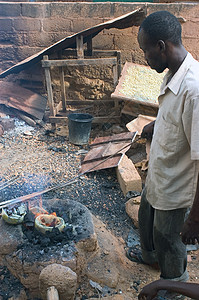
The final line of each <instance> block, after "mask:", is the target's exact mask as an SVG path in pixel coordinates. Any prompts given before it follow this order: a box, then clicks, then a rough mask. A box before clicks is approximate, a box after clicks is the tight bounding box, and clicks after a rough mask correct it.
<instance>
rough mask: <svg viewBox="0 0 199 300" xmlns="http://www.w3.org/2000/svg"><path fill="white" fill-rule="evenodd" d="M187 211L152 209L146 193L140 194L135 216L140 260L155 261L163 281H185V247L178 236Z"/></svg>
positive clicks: (186, 277) (181, 209) (186, 273)
mask: <svg viewBox="0 0 199 300" xmlns="http://www.w3.org/2000/svg"><path fill="white" fill-rule="evenodd" d="M186 211H187V209H186V208H180V209H175V210H166V211H165V210H158V209H154V208H153V207H152V206H151V205H150V204H149V202H148V201H147V199H146V190H145V189H144V190H143V192H142V197H141V204H140V209H139V215H138V220H139V232H140V241H141V248H142V257H143V260H144V261H145V262H146V263H148V264H153V263H155V262H158V263H159V266H160V271H161V275H160V276H161V277H162V278H164V279H173V280H178V281H187V280H188V272H187V271H186V265H187V252H186V246H185V245H184V244H183V243H182V241H181V237H180V232H181V230H182V226H183V224H184V218H185V214H186Z"/></svg>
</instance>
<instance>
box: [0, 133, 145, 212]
mask: <svg viewBox="0 0 199 300" xmlns="http://www.w3.org/2000/svg"><path fill="white" fill-rule="evenodd" d="M136 135H137V132H136V133H135V135H134V137H133V138H132V140H131V142H130V143H129V144H127V145H125V146H123V147H122V148H120V149H119V150H117V151H116V152H115V153H114V154H111V155H109V156H108V157H106V158H105V159H104V160H102V161H100V162H99V163H98V164H96V165H94V166H92V167H91V168H89V169H88V170H86V171H84V172H82V173H79V174H78V175H76V176H74V177H73V178H72V179H70V180H69V181H67V182H65V183H63V184H61V185H57V186H54V187H51V188H48V189H45V190H43V191H40V192H34V193H32V194H28V195H25V196H21V197H18V198H14V199H11V200H7V201H4V202H0V209H2V208H4V207H7V206H9V205H13V204H16V203H19V202H24V201H27V200H30V199H31V198H34V197H37V196H40V195H43V194H45V193H47V192H50V191H53V190H56V189H59V188H62V187H65V186H67V185H70V184H72V183H75V182H77V180H76V179H78V178H79V177H81V176H83V175H84V174H86V173H87V172H90V171H91V170H93V169H95V168H96V167H98V166H99V165H101V164H103V163H104V162H105V161H107V160H108V159H110V158H112V157H113V156H115V155H116V154H118V153H119V152H120V151H122V150H124V149H125V148H127V147H129V146H131V145H132V143H133V142H134V140H135V137H136ZM139 139H140V138H139ZM139 139H138V140H139Z"/></svg>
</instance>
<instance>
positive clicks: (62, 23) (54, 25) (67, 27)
mask: <svg viewBox="0 0 199 300" xmlns="http://www.w3.org/2000/svg"><path fill="white" fill-rule="evenodd" d="M71 28H72V21H71V20H66V19H62V18H46V19H44V20H43V30H44V31H45V32H62V31H65V32H69V31H71Z"/></svg>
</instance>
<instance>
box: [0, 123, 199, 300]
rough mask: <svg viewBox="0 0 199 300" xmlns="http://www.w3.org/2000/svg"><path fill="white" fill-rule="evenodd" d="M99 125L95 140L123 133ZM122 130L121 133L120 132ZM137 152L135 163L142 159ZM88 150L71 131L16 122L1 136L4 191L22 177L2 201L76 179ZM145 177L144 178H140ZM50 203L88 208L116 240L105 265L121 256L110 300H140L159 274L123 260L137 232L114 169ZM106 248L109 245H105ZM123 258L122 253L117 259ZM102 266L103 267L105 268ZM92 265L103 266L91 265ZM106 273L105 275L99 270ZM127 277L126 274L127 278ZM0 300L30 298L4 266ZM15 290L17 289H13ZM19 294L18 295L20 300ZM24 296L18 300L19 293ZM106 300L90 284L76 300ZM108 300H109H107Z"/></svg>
mask: <svg viewBox="0 0 199 300" xmlns="http://www.w3.org/2000/svg"><path fill="white" fill-rule="evenodd" d="M107 128H108V127H105V126H104V127H103V126H98V127H97V126H95V127H93V128H92V131H91V140H92V139H93V138H95V137H97V136H105V135H109V134H110V135H111V134H113V133H119V131H122V130H124V131H125V128H121V127H116V126H112V127H110V128H109V129H107ZM117 131H118V132H117ZM139 149H140V148H139V147H137V148H136V147H135V157H136V160H139V159H141V158H143V156H142V154H141V153H139ZM87 150H89V145H84V146H75V145H72V144H71V143H70V142H69V140H68V129H67V127H64V126H61V127H57V130H56V131H55V132H51V127H50V126H48V125H45V128H32V127H29V126H27V125H26V124H25V123H24V122H21V121H18V120H15V128H14V129H13V130H9V131H8V132H4V134H3V136H2V137H0V156H1V169H0V187H1V184H2V183H4V182H6V181H8V180H10V179H11V178H12V177H13V176H18V177H17V180H16V182H15V183H13V184H11V185H10V186H9V187H7V188H4V189H2V190H1V188H0V199H1V201H5V200H9V199H12V198H16V197H19V196H22V195H25V194H29V193H32V192H35V191H41V190H44V189H45V188H47V187H49V186H54V185H59V184H62V183H65V182H67V181H68V180H69V179H71V178H73V177H76V176H77V174H78V171H79V169H80V166H81V160H82V158H83V156H84V154H85V152H86V151H87ZM141 175H142V176H143V178H144V176H145V174H141ZM42 197H43V198H45V199H48V198H54V197H56V198H60V199H64V198H65V199H73V200H76V201H79V202H81V203H82V204H84V205H85V206H86V207H87V208H89V209H90V211H91V213H92V214H93V216H94V217H95V218H96V219H95V220H96V221H95V225H96V230H97V233H98V236H99V239H101V240H103V239H104V240H107V241H108V240H109V238H111V239H112V240H114V245H115V246H114V247H115V249H117V252H115V253H114V248H109V250H107V251H108V252H109V253H110V255H109V256H108V257H109V261H108V262H107V257H106V255H104V256H101V262H102V261H103V258H102V257H106V260H105V264H107V263H110V265H111V264H116V269H117V263H116V261H115V256H116V255H120V256H121V257H120V258H121V259H120V263H118V270H119V275H118V276H119V278H120V279H119V282H120V285H119V289H118V288H117V291H116V290H115V292H114V293H111V296H109V297H112V298H110V299H117V297H120V298H118V300H119V299H137V295H138V293H139V291H140V290H141V288H142V287H143V286H144V285H145V284H146V283H149V282H151V281H153V280H155V279H158V278H159V275H160V274H159V272H158V271H155V270H152V269H151V268H150V267H148V266H144V265H138V264H136V263H132V262H130V261H129V260H128V259H127V258H126V257H125V249H126V247H127V238H128V234H129V232H130V230H131V229H132V227H133V223H132V220H131V219H130V218H129V217H128V215H127V214H126V211H125V202H126V201H127V200H128V199H127V198H126V197H124V195H123V193H122V191H121V189H120V186H119V184H118V181H117V177H116V172H115V169H107V170H101V171H97V172H91V173H89V174H85V175H83V176H82V177H81V178H80V179H78V180H77V182H76V183H75V184H72V185H69V186H67V187H65V188H61V189H57V190H55V191H52V192H48V193H46V194H44V195H43V196H42ZM107 247H108V246H107ZM118 253H119V254H118ZM198 253H199V250H197V251H190V252H189V253H188V254H189V255H188V258H189V262H188V271H189V275H190V281H191V282H196V283H199V267H198V266H199V264H198V262H199V255H198ZM101 265H102V266H103V263H102V264H101ZM93 266H96V268H97V267H99V264H97V263H96V264H95V262H93ZM101 271H102V272H103V270H101ZM127 273H128V275H127ZM0 285H1V288H0V299H4V300H6V299H18V300H19V299H21V300H22V299H28V297H27V296H24V292H22V289H21V288H22V287H21V286H20V283H19V282H18V281H17V280H16V279H15V278H13V276H12V275H11V274H9V272H8V270H6V268H5V267H4V266H0ZM13 287H14V288H13ZM16 291H17V293H18V296H16ZM20 291H21V294H20V296H19V293H20ZM99 297H100V298H102V295H101V296H100V294H99V291H97V292H96V288H95V289H93V288H92V287H91V286H89V285H88V283H85V285H84V284H82V286H81V287H80V288H79V290H78V293H77V296H76V299H88V298H99ZM107 299H109V298H107Z"/></svg>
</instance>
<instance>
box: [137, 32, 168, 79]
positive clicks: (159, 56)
mask: <svg viewBox="0 0 199 300" xmlns="http://www.w3.org/2000/svg"><path fill="white" fill-rule="evenodd" d="M138 43H139V46H140V48H141V49H142V50H143V52H144V55H145V59H146V61H147V64H148V65H149V66H150V67H151V69H154V70H156V71H157V72H158V73H162V72H163V71H164V70H165V69H166V68H167V61H166V56H165V51H164V49H163V47H162V45H161V43H160V42H159V41H158V42H157V44H156V45H154V44H152V43H151V41H150V39H149V37H148V36H147V34H146V33H145V32H144V30H143V29H141V30H140V31H139V33H138Z"/></svg>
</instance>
